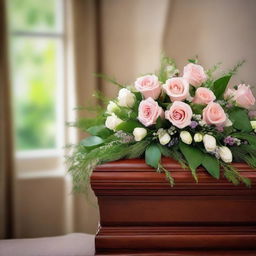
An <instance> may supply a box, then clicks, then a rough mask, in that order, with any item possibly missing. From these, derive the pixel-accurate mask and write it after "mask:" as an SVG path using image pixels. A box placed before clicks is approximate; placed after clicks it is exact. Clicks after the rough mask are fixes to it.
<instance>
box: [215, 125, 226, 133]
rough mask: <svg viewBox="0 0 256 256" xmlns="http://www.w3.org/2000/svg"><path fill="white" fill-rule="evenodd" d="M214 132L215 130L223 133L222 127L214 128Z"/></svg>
mask: <svg viewBox="0 0 256 256" xmlns="http://www.w3.org/2000/svg"><path fill="white" fill-rule="evenodd" d="M216 130H217V131H218V132H223V131H224V127H223V126H217V127H216Z"/></svg>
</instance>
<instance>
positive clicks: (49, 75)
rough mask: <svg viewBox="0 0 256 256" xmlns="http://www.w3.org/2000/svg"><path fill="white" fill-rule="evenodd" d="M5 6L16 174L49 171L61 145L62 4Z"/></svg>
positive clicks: (35, 1)
mask: <svg viewBox="0 0 256 256" xmlns="http://www.w3.org/2000/svg"><path fill="white" fill-rule="evenodd" d="M7 3H8V6H7V7H8V22H9V31H10V64H11V65H10V66H11V81H12V98H13V111H14V133H15V148H16V151H17V153H18V154H17V155H18V158H19V159H20V160H21V163H19V165H18V169H20V168H19V166H23V167H24V168H25V169H26V170H28V169H30V166H31V164H30V163H29V161H32V162H33V161H34V159H37V161H39V159H40V161H44V160H43V159H45V164H42V165H41V168H46V169H51V168H54V166H55V164H53V165H52V166H51V164H50V165H49V162H48V160H49V158H55V157H56V156H57V155H58V154H59V152H61V149H62V147H63V145H64V113H63V109H64V108H63V98H64V96H63V95H64V78H63V76H64V71H63V70H64V61H63V60H64V57H63V56H64V50H63V45H64V29H63V27H64V26H63V15H64V0H8V1H7ZM53 162H54V163H55V162H56V159H54V161H53ZM40 163H42V162H40ZM34 167H35V165H34ZM34 167H31V168H34ZM21 169H22V168H21Z"/></svg>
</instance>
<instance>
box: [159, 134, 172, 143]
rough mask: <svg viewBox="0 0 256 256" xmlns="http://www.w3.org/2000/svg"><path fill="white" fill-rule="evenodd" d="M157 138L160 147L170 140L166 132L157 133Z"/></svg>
mask: <svg viewBox="0 0 256 256" xmlns="http://www.w3.org/2000/svg"><path fill="white" fill-rule="evenodd" d="M158 138H159V142H160V144H162V145H166V144H168V143H169V142H170V140H171V136H170V135H169V134H168V133H167V132H166V131H165V132H163V133H159V135H158Z"/></svg>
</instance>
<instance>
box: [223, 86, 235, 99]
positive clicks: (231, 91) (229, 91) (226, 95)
mask: <svg viewBox="0 0 256 256" xmlns="http://www.w3.org/2000/svg"><path fill="white" fill-rule="evenodd" d="M235 94H236V91H235V90H234V89H230V88H228V89H227V90H226V91H225V93H224V99H225V100H230V99H233V98H234V97H235Z"/></svg>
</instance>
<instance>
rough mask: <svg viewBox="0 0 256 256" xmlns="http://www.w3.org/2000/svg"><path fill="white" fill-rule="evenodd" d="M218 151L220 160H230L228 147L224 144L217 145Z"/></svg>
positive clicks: (230, 155) (227, 161)
mask: <svg viewBox="0 0 256 256" xmlns="http://www.w3.org/2000/svg"><path fill="white" fill-rule="evenodd" d="M218 153H219V155H220V158H221V159H222V161H224V162H225V163H231V162H232V153H231V151H230V149H229V148H228V147H225V146H222V147H219V148H218Z"/></svg>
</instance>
